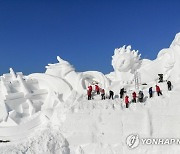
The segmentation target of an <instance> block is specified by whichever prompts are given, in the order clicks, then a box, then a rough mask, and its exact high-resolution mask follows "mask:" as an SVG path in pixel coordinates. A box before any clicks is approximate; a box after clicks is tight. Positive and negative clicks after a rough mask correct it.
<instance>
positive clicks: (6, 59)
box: [0, 0, 180, 74]
mask: <svg viewBox="0 0 180 154" xmlns="http://www.w3.org/2000/svg"><path fill="white" fill-rule="evenodd" d="M178 32H180V1H178V0H119V1H118V0H109V1H107V0H0V74H3V73H6V72H8V71H9V70H8V69H9V67H13V68H14V70H15V71H22V72H23V73H24V74H30V73H35V72H44V71H45V65H47V64H48V63H53V62H56V56H57V55H59V56H61V57H62V58H63V59H65V60H67V61H69V62H70V63H71V64H72V65H74V67H75V68H76V70H77V71H86V70H97V71H101V72H103V73H109V72H111V71H113V69H112V66H111V56H112V55H113V52H114V49H115V48H117V47H121V46H123V45H125V44H126V45H129V44H130V45H132V48H133V49H135V50H137V49H138V50H139V52H140V53H141V54H142V58H148V59H155V58H156V56H157V53H158V52H159V51H160V50H161V49H162V48H167V47H169V45H170V43H171V42H172V40H173V39H174V36H175V34H176V33H178Z"/></svg>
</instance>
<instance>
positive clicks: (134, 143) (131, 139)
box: [126, 134, 140, 149]
mask: <svg viewBox="0 0 180 154" xmlns="http://www.w3.org/2000/svg"><path fill="white" fill-rule="evenodd" d="M139 143H140V139H139V136H138V135H137V134H131V135H129V136H128V137H127V138H126V144H127V146H128V147H129V148H130V149H134V148H136V147H138V145H139Z"/></svg>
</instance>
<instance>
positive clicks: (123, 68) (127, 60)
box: [108, 46, 141, 83]
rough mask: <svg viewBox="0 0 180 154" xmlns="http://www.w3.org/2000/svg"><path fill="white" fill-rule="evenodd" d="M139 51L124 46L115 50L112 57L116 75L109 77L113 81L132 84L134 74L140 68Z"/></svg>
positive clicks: (112, 74)
mask: <svg viewBox="0 0 180 154" xmlns="http://www.w3.org/2000/svg"><path fill="white" fill-rule="evenodd" d="M140 56H141V55H139V54H138V50H137V51H135V50H132V51H131V46H127V47H126V46H123V47H122V48H117V49H115V50H114V55H113V56H112V66H113V68H114V73H111V74H109V75H108V77H109V78H110V79H111V80H115V81H122V82H125V83H128V82H132V81H133V79H134V72H135V71H136V70H137V69H138V68H139V67H140V64H141V60H140Z"/></svg>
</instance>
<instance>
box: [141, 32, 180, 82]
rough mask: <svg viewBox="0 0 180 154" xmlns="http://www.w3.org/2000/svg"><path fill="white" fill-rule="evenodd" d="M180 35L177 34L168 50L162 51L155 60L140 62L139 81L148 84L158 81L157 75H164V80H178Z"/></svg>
mask: <svg viewBox="0 0 180 154" xmlns="http://www.w3.org/2000/svg"><path fill="white" fill-rule="evenodd" d="M179 59H180V33H178V34H177V35H176V37H175V39H174V41H173V42H172V44H171V45H170V47H169V48H166V49H162V50H161V51H160V52H159V53H158V56H157V58H156V59H155V60H153V61H151V60H147V59H143V60H142V65H141V67H140V69H139V73H140V74H141V80H142V81H143V82H150V81H154V80H158V74H164V80H169V79H170V80H174V81H177V80H179V79H180V70H179V67H180V61H179Z"/></svg>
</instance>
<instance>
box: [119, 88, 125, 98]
mask: <svg viewBox="0 0 180 154" xmlns="http://www.w3.org/2000/svg"><path fill="white" fill-rule="evenodd" d="M124 93H125V90H124V88H122V89H120V98H123V96H124Z"/></svg>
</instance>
